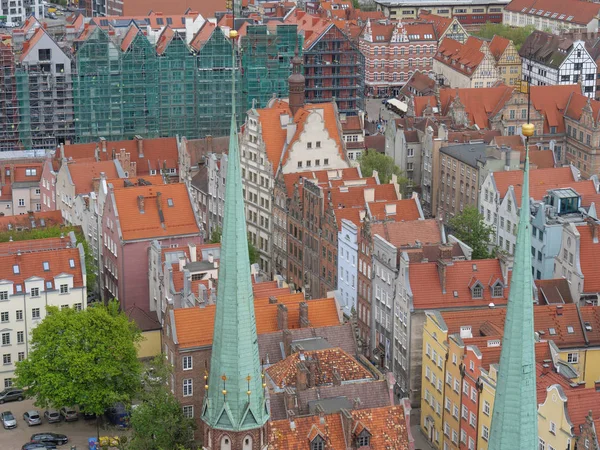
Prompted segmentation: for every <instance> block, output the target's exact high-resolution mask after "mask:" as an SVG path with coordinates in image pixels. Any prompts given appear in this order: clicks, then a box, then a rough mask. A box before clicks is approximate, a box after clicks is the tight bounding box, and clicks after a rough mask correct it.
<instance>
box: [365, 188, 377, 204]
mask: <svg viewBox="0 0 600 450" xmlns="http://www.w3.org/2000/svg"><path fill="white" fill-rule="evenodd" d="M364 194H365V203H370V202H374V201H375V188H367V189H365V190H364Z"/></svg>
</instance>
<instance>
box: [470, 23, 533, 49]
mask: <svg viewBox="0 0 600 450" xmlns="http://www.w3.org/2000/svg"><path fill="white" fill-rule="evenodd" d="M534 31H535V27H534V26H533V25H527V26H525V27H515V28H513V27H510V26H508V25H504V24H502V23H489V22H488V23H486V24H483V25H482V26H481V27H480V28H479V31H478V32H476V33H474V34H475V35H476V36H479V37H482V38H486V39H492V38H493V37H494V36H495V35H498V36H502V37H504V38H506V39H509V40H511V41H512V42H513V44H514V45H515V47H516V48H517V50H520V49H521V46H522V45H523V43H524V42H525V39H527V36H529V35H530V34H531V33H533V32H534Z"/></svg>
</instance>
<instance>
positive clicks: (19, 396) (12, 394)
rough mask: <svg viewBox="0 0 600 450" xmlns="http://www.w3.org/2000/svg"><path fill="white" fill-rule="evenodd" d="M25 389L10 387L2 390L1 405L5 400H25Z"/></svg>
mask: <svg viewBox="0 0 600 450" xmlns="http://www.w3.org/2000/svg"><path fill="white" fill-rule="evenodd" d="M23 398H24V395H23V389H15V388H8V389H4V390H3V391H2V392H0V405H1V404H2V403H4V402H13V401H15V400H18V401H21V400H23Z"/></svg>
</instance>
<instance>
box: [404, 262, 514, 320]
mask: <svg viewBox="0 0 600 450" xmlns="http://www.w3.org/2000/svg"><path fill="white" fill-rule="evenodd" d="M439 271H440V269H439V268H438V264H437V263H435V262H427V263H421V264H411V265H410V269H409V278H410V287H411V290H412V295H413V300H412V302H413V307H414V309H442V308H464V307H483V308H486V307H487V306H488V305H489V304H490V303H494V304H495V305H505V304H506V302H507V298H508V285H505V287H504V288H503V295H502V297H499V298H496V297H492V290H493V286H494V285H495V284H496V282H498V281H499V282H500V283H502V284H503V285H504V281H505V280H504V277H503V276H502V269H501V267H500V261H498V260H497V259H480V260H477V261H452V262H449V263H447V264H446V290H445V292H444V291H443V290H442V283H441V277H440V274H439ZM477 282H479V283H480V284H481V286H482V288H483V296H482V298H479V299H474V298H473V295H472V291H471V287H473V286H474V285H475V284H476V283H477Z"/></svg>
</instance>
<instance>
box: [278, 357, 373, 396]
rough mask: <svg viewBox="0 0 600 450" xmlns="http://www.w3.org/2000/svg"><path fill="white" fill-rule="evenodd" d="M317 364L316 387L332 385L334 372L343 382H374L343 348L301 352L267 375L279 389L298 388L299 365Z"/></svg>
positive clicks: (280, 363) (279, 364)
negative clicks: (303, 363)
mask: <svg viewBox="0 0 600 450" xmlns="http://www.w3.org/2000/svg"><path fill="white" fill-rule="evenodd" d="M307 360H313V361H315V362H316V364H317V367H318V370H317V371H316V377H315V378H316V379H315V386H322V385H325V384H332V383H333V380H334V372H337V373H338V374H339V375H340V377H341V381H358V380H368V379H370V380H372V379H373V376H372V375H371V373H370V372H369V371H368V370H367V369H365V368H364V367H363V366H362V365H360V363H359V362H358V361H357V360H356V359H355V358H354V357H353V356H351V355H349V354H348V353H346V352H345V351H344V350H342V349H341V348H326V349H322V350H313V351H299V352H297V353H293V354H292V355H290V356H288V357H287V358H285V359H284V360H281V361H279V362H277V363H275V364H273V365H272V366H270V367H269V368H268V369H267V374H268V375H269V377H271V380H273V383H275V385H276V386H277V387H278V388H281V389H283V388H285V387H287V386H296V380H297V376H298V364H300V363H302V362H303V361H307Z"/></svg>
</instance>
